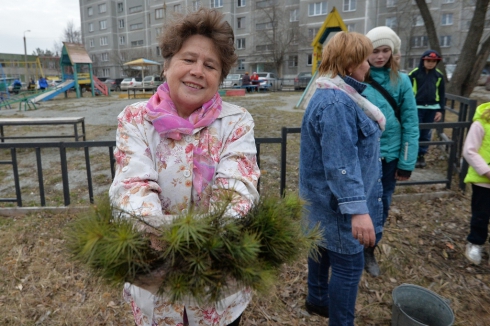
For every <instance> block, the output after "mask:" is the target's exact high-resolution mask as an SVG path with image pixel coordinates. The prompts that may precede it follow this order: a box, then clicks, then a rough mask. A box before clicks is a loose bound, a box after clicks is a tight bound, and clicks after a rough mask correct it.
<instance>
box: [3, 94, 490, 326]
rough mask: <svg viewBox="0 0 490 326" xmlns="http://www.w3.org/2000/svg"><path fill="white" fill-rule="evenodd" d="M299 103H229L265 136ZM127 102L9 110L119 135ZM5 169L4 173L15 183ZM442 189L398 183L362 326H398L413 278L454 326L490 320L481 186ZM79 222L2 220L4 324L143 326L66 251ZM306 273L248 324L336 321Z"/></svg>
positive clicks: (293, 159)
mask: <svg viewBox="0 0 490 326" xmlns="http://www.w3.org/2000/svg"><path fill="white" fill-rule="evenodd" d="M487 95H488V94H486V92H485V91H484V90H481V89H478V88H477V90H476V92H475V93H474V97H475V98H478V99H479V101H489V100H490V98H489V97H488V96H487ZM298 99H299V94H298V93H273V94H270V95H260V97H259V95H255V96H248V95H247V96H245V97H244V98H229V99H226V100H229V101H230V102H234V103H237V104H240V105H243V106H244V107H246V108H248V109H249V110H250V112H251V114H252V115H253V116H254V119H255V122H256V137H277V136H280V128H281V127H282V126H288V127H298V126H299V125H300V122H301V117H302V112H300V111H298V110H295V109H294V106H295V103H296V102H297V100H298ZM132 101H134V100H131V102H132ZM126 103H127V101H126V100H118V99H115V98H114V99H106V98H100V99H99V98H95V99H91V98H90V99H78V100H77V99H68V100H64V99H61V100H55V101H51V102H48V103H46V104H42V105H41V106H40V109H39V110H37V111H27V112H24V111H22V112H6V111H5V110H2V111H0V115H2V116H3V115H5V116H52V115H53V116H56V115H57V116H65V115H71V116H85V117H86V119H87V125H88V135H89V139H104V140H110V139H113V137H114V136H115V121H116V120H115V117H116V115H117V113H119V112H120V111H121V110H122V108H123V107H124V105H126ZM277 107H280V108H281V109H276V108H277ZM51 114H52V115H51ZM89 119H90V121H92V122H90V124H89V122H88V121H89ZM19 132H22V131H19ZM24 132H36V131H32V130H28V131H24ZM111 137H112V138H111ZM298 142H299V139H298V137H294V136H292V137H291V139H290V143H289V142H288V147H289V146H291V150H290V154H288V162H289V163H288V174H287V178H288V181H287V185H288V190H292V191H294V190H297V189H296V184H297V151H296V152H295V149H297V144H298ZM278 153H279V151H278V149H277V146H272V145H271V146H270V147H265V148H264V149H262V155H263V156H262V155H261V158H262V164H263V165H261V170H262V171H263V176H264V181H263V184H262V185H261V186H263V191H277V183H278V178H279V172H278V171H279V166H278V164H279V158H278ZM443 156H444V153H443V152H442V151H441V150H440V149H438V148H431V150H430V154H429V155H428V158H427V161H428V167H427V169H437V168H438V167H439V166H440V164H439V163H440V162H439V161H440V160H441V157H443ZM4 173H5V172H1V170H0V177H2V178H4V179H5V178H7V176H6V175H4ZM109 182H110V180H109ZM456 182H457V180H455V182H454V184H456ZM102 183H103V182H102ZM105 183H106V185H105V186H106V187H107V189H108V184H107V180H106V181H105ZM436 191H440V188H439V187H435V186H425V187H415V186H413V187H406V188H405V187H398V189H397V192H396V196H395V200H394V203H393V206H392V210H391V213H390V217H389V221H388V223H387V227H386V230H385V234H384V238H383V240H382V242H381V243H380V246H379V248H378V250H377V252H376V253H377V256H378V257H379V262H380V265H381V270H382V274H381V276H380V277H378V278H373V277H371V276H368V275H363V277H362V280H361V282H360V285H359V295H358V300H357V304H356V324H357V325H359V326H363V325H370V326H372V325H383V326H384V325H390V324H391V313H392V307H393V304H392V291H393V289H395V288H396V287H397V286H399V285H401V284H404V283H407V284H415V285H419V286H423V287H425V288H427V289H430V290H431V291H434V292H435V293H437V294H438V295H440V296H442V297H444V298H445V299H447V300H448V302H449V304H450V306H451V308H452V310H453V311H454V315H455V323H454V325H469V326H484V325H490V263H489V255H488V252H489V251H490V246H489V245H488V244H487V245H486V246H485V251H486V253H485V254H484V259H483V262H482V264H481V265H480V266H474V265H472V264H470V263H468V262H467V260H466V259H465V257H464V255H463V253H464V245H465V239H466V235H467V233H468V229H469V217H470V198H471V191H470V190H469V189H468V190H467V191H466V192H461V191H460V190H459V189H457V188H456V187H453V188H452V189H450V191H448V192H447V194H446V195H445V196H444V197H440V198H437V197H436V198H431V196H430V194H433V193H434V192H436ZM401 194H403V195H404V196H403V197H401V196H400V195H401ZM407 194H408V195H410V194H414V197H415V194H422V199H421V200H403V198H406V197H407ZM424 194H427V196H425V198H424ZM408 197H410V196H408ZM417 198H419V199H420V196H419V197H417ZM429 198H430V199H429ZM74 218H76V216H75V215H74V214H70V213H66V214H53V213H49V212H41V213H34V214H28V215H25V216H20V217H1V218H0V260H1V261H2V264H0V311H2V313H0V324H1V325H133V322H132V319H131V313H130V308H129V306H128V305H127V304H126V303H125V302H123V300H122V298H121V289H116V288H112V287H110V286H109V285H107V284H105V283H104V282H102V281H101V280H100V279H97V278H95V277H93V276H91V275H90V274H89V273H88V272H87V271H86V270H85V269H84V268H82V267H80V266H78V265H76V264H74V263H73V262H72V261H71V260H70V257H69V256H68V254H67V253H66V251H65V248H64V242H65V240H64V232H65V230H66V227H67V224H68V223H69V222H70V221H71V220H73V219H74ZM306 276H307V265H306V260H305V259H303V260H301V261H299V262H297V263H296V264H292V265H289V266H284V268H283V271H282V273H281V275H280V276H279V279H280V282H279V283H278V285H277V286H276V287H275V289H274V291H271V293H270V295H269V296H268V297H263V298H258V297H255V298H254V300H253V301H252V304H251V305H250V306H249V307H248V308H247V310H246V311H245V313H244V316H243V319H242V320H243V322H242V325H312V326H317V325H326V324H327V320H326V319H324V318H322V317H318V316H310V315H309V314H308V313H307V312H306V311H305V308H304V298H305V295H306ZM434 313H435V312H434Z"/></svg>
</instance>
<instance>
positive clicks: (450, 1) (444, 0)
mask: <svg viewBox="0 0 490 326" xmlns="http://www.w3.org/2000/svg"><path fill="white" fill-rule="evenodd" d="M442 3H454V0H442Z"/></svg>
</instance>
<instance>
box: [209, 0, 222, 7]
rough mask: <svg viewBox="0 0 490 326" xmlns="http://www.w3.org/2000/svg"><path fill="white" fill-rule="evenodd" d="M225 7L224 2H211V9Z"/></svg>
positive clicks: (218, 0)
mask: <svg viewBox="0 0 490 326" xmlns="http://www.w3.org/2000/svg"><path fill="white" fill-rule="evenodd" d="M221 7H223V0H211V8H221Z"/></svg>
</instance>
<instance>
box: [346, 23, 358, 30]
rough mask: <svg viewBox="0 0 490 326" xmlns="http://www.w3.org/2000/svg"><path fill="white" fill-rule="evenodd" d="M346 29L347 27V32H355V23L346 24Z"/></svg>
mask: <svg viewBox="0 0 490 326" xmlns="http://www.w3.org/2000/svg"><path fill="white" fill-rule="evenodd" d="M346 27H347V31H348V32H355V31H356V24H355V23H352V24H347V25H346Z"/></svg>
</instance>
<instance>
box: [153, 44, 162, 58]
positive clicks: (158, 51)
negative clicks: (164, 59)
mask: <svg viewBox="0 0 490 326" xmlns="http://www.w3.org/2000/svg"><path fill="white" fill-rule="evenodd" d="M155 54H156V55H158V56H160V55H162V50H161V49H160V47H159V46H157V47H156V50H155Z"/></svg>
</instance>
